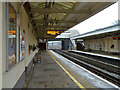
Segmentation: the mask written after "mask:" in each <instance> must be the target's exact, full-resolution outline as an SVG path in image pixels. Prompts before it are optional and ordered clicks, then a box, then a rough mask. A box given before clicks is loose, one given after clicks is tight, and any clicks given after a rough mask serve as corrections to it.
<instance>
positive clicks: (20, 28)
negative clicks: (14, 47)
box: [19, 26, 25, 62]
mask: <svg viewBox="0 0 120 90" xmlns="http://www.w3.org/2000/svg"><path fill="white" fill-rule="evenodd" d="M20 30H21V32H22V36H23V37H24V39H25V33H24V29H23V27H22V26H19V62H21V61H23V60H24V58H25V53H24V56H23V57H22V58H20V54H21V41H20ZM24 41H25V40H24Z"/></svg>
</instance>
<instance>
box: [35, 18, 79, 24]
mask: <svg viewBox="0 0 120 90" xmlns="http://www.w3.org/2000/svg"><path fill="white" fill-rule="evenodd" d="M44 22H45V20H42V19H36V20H35V23H38V24H44ZM47 22H48V23H50V22H52V23H56V22H57V23H77V21H76V20H67V21H64V20H57V21H55V20H47Z"/></svg>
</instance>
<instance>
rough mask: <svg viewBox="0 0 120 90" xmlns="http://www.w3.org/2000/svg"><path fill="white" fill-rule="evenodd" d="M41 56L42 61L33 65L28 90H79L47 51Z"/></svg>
mask: <svg viewBox="0 0 120 90" xmlns="http://www.w3.org/2000/svg"><path fill="white" fill-rule="evenodd" d="M41 55H42V61H41V63H36V64H35V66H34V70H33V73H32V78H31V80H30V82H29V85H28V88H79V87H78V86H77V84H76V83H75V82H74V81H73V80H72V79H71V78H70V77H69V76H68V75H67V74H66V73H65V72H64V71H63V70H62V68H60V66H59V65H58V64H57V63H56V62H55V61H54V59H53V58H52V57H51V56H50V55H49V53H48V52H47V51H43V52H42V53H41Z"/></svg>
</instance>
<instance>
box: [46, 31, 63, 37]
mask: <svg viewBox="0 0 120 90" xmlns="http://www.w3.org/2000/svg"><path fill="white" fill-rule="evenodd" d="M60 34H61V32H60V30H46V35H52V36H57V35H60Z"/></svg>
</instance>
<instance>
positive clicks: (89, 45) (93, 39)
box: [72, 25, 120, 55]
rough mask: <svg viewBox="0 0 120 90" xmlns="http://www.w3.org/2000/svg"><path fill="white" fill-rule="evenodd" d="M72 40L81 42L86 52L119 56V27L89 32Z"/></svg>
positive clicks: (113, 26)
mask: <svg viewBox="0 0 120 90" xmlns="http://www.w3.org/2000/svg"><path fill="white" fill-rule="evenodd" d="M72 39H76V41H78V42H83V43H84V47H85V50H87V51H93V52H94V51H95V52H104V53H113V54H117V55H118V54H120V25H112V26H109V27H106V28H101V29H97V30H94V31H90V32H87V33H84V34H81V35H78V36H76V37H73V38H72ZM80 39H81V41H80Z"/></svg>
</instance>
